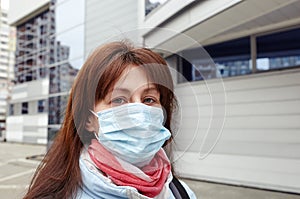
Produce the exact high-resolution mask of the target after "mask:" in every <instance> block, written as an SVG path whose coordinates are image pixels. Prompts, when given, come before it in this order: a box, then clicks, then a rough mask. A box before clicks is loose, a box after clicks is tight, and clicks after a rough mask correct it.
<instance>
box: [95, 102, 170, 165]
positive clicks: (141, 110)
mask: <svg viewBox="0 0 300 199" xmlns="http://www.w3.org/2000/svg"><path fill="white" fill-rule="evenodd" d="M93 113H94V112H93ZM94 114H95V115H96V116H97V117H98V121H99V133H98V136H97V138H98V141H99V142H100V143H101V144H102V145H103V146H104V147H105V148H106V149H107V150H108V151H110V152H111V153H112V154H113V155H115V156H116V157H118V158H120V159H122V160H124V161H127V162H129V163H131V164H133V165H135V166H138V167H142V166H145V165H147V164H148V163H149V162H150V161H151V160H152V159H153V157H154V155H155V154H156V153H157V152H158V151H159V150H160V148H161V147H162V145H163V144H164V142H165V141H166V140H168V139H169V138H170V137H171V133H170V131H169V130H168V129H167V128H165V127H164V126H163V121H164V115H163V111H162V109H161V108H158V107H151V106H147V105H145V104H142V103H128V104H125V105H122V106H118V107H113V108H110V109H106V110H103V111H100V112H98V113H94Z"/></svg>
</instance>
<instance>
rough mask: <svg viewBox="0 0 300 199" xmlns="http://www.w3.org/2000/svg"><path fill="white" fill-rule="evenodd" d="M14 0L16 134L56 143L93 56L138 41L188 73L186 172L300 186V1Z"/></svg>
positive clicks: (181, 148)
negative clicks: (116, 43) (74, 88)
mask: <svg viewBox="0 0 300 199" xmlns="http://www.w3.org/2000/svg"><path fill="white" fill-rule="evenodd" d="M10 2H11V3H10V12H9V23H10V24H11V25H13V26H14V27H16V35H17V42H16V54H15V55H16V59H15V66H14V74H15V77H14V84H15V85H14V86H13V87H12V94H11V99H10V101H9V105H8V107H9V112H8V116H7V119H6V120H7V133H6V138H7V140H8V141H17V142H25V143H50V142H51V140H52V138H53V136H54V135H55V134H56V132H57V131H58V129H59V127H60V123H61V121H62V118H63V111H64V108H65V105H66V101H67V98H68V92H69V89H70V86H71V82H72V80H73V79H74V77H75V75H76V72H77V69H79V68H80V67H81V66H82V63H83V60H84V59H85V58H86V57H87V56H88V55H89V53H90V52H91V51H92V50H93V49H95V48H96V47H97V46H99V45H100V44H102V43H105V42H108V41H112V40H117V39H122V38H129V39H131V40H133V41H134V42H135V43H136V44H142V45H145V46H148V47H151V48H153V49H154V50H156V51H157V52H159V53H161V54H162V55H163V56H164V57H165V58H166V60H167V61H168V63H169V64H170V66H171V67H172V68H173V69H175V70H176V71H178V74H175V76H174V77H175V83H176V86H175V88H176V96H177V97H178V101H179V105H180V110H181V120H180V121H178V124H177V126H178V131H177V132H176V136H175V141H176V142H177V145H176V149H175V152H176V154H177V156H176V157H178V158H177V159H176V160H175V166H176V168H177V171H178V174H179V175H181V176H183V177H188V178H193V179H200V180H208V181H213V182H221V183H229V184H235V185H244V186H252V187H258V188H265V189H273V190H279V191H287V192H294V193H300V192H299V190H300V181H299V180H298V179H300V170H299V168H300V123H299V121H300V92H299V91H300V82H299V79H300V68H299V66H300V38H299V35H300V34H299V33H300V12H299V10H300V1H299V0H286V1H281V0H264V1H260V0H200V1H196V0H187V1H181V0H161V1H156V0H145V1H139V0H127V1H117V0H109V1H93V0H89V1H84V0H57V1H53V0H51V1H50V0H40V1H36V0H26V1H17V0H11V1H10ZM137 29H138V31H137ZM200 44H201V45H202V47H201V46H200ZM221 78H222V79H221ZM220 133H221V134H220ZM208 153H209V155H208V156H203V154H208ZM202 157H205V158H202Z"/></svg>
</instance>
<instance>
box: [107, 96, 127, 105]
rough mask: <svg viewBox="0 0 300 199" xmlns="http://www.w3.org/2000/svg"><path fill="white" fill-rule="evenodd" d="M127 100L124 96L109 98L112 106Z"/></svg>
mask: <svg viewBox="0 0 300 199" xmlns="http://www.w3.org/2000/svg"><path fill="white" fill-rule="evenodd" d="M127 102H128V101H127V99H126V98H124V97H116V98H114V99H112V100H111V104H112V105H113V106H120V105H122V104H125V103H127Z"/></svg>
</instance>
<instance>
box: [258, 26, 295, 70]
mask: <svg viewBox="0 0 300 199" xmlns="http://www.w3.org/2000/svg"><path fill="white" fill-rule="evenodd" d="M296 66H300V28H297V29H292V30H287V31H281V32H276V33H272V34H268V35H263V36H259V37H257V70H260V71H265V70H273V69H283V68H291V67H296Z"/></svg>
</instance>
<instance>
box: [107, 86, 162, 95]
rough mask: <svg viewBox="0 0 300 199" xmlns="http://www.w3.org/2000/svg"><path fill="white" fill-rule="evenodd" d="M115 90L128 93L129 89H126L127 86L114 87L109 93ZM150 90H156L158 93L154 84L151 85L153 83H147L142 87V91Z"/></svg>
mask: <svg viewBox="0 0 300 199" xmlns="http://www.w3.org/2000/svg"><path fill="white" fill-rule="evenodd" d="M115 91H120V92H124V93H130V90H129V89H127V88H122V87H116V88H114V89H112V90H111V91H110V93H113V92H115ZM151 91H155V92H158V93H159V91H158V89H157V88H156V86H155V85H153V84H152V85H149V86H148V87H147V88H145V89H144V92H151Z"/></svg>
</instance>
